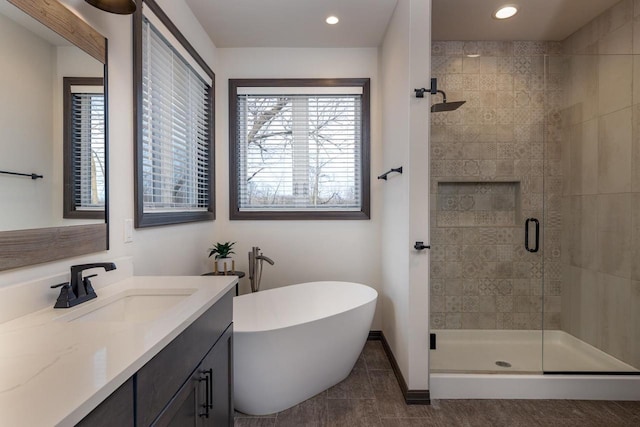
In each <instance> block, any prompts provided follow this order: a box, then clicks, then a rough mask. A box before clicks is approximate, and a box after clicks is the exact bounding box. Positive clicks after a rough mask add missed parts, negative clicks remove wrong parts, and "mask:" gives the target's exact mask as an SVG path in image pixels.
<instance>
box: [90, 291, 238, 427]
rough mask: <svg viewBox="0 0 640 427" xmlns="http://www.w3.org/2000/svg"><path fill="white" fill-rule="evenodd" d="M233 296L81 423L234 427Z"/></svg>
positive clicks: (215, 306) (222, 299)
mask: <svg viewBox="0 0 640 427" xmlns="http://www.w3.org/2000/svg"><path fill="white" fill-rule="evenodd" d="M234 293H235V292H234V290H229V291H228V292H227V293H226V294H225V295H224V296H223V297H222V298H220V299H219V300H218V301H217V302H216V303H215V304H214V305H213V306H212V307H211V308H209V309H208V310H207V311H206V312H205V313H203V314H202V316H200V317H199V318H198V319H196V320H195V321H194V322H193V323H192V324H191V325H190V326H189V327H188V328H187V329H185V330H184V331H183V332H182V333H181V334H180V335H178V336H177V337H176V338H175V339H174V340H173V341H171V342H170V343H169V344H168V345H167V346H166V347H165V348H163V349H162V350H161V351H160V352H159V353H158V354H156V355H155V356H154V357H153V359H151V360H150V361H149V362H147V363H146V364H145V365H144V366H143V367H142V368H140V370H139V371H138V372H136V374H134V376H133V377H132V378H130V379H129V380H128V381H127V382H126V383H125V384H124V385H123V386H122V387H120V388H119V389H118V390H116V391H115V392H114V393H113V394H112V395H111V396H109V398H107V399H106V400H105V401H104V402H103V403H101V404H100V405H99V406H98V407H97V408H96V409H94V410H93V412H91V413H90V414H89V415H87V417H85V418H84V419H83V420H82V421H81V422H80V423H79V424H78V425H80V426H92V427H93V426H118V427H121V426H134V425H135V426H136V427H143V426H176V427H188V426H197V427H201V426H216V427H219V426H225V427H226V426H229V427H232V426H233V412H234V411H233V325H232V316H233V296H234ZM105 414H106V415H105ZM134 414H135V417H134ZM134 421H135V422H134Z"/></svg>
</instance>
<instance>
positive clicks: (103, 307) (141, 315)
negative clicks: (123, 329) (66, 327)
mask: <svg viewBox="0 0 640 427" xmlns="http://www.w3.org/2000/svg"><path fill="white" fill-rule="evenodd" d="M194 292H195V289H154V290H149V289H144V290H131V291H126V292H123V293H122V294H118V295H114V296H112V297H110V298H108V299H105V300H103V301H100V297H99V296H98V299H97V300H94V301H92V303H91V304H90V305H87V306H85V307H78V309H76V310H74V311H73V312H72V313H69V314H65V315H63V316H60V317H59V318H58V319H57V320H58V321H63V322H134V323H140V322H148V321H151V320H155V319H157V318H158V317H160V316H162V315H163V314H164V313H165V312H166V311H167V310H169V309H171V308H172V307H174V306H176V305H177V304H178V303H180V302H181V301H183V300H185V299H186V298H187V297H189V296H190V295H191V294H193V293H194Z"/></svg>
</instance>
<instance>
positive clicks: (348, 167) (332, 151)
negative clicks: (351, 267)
mask: <svg viewBox="0 0 640 427" xmlns="http://www.w3.org/2000/svg"><path fill="white" fill-rule="evenodd" d="M229 115H230V119H229V126H230V129H229V141H230V148H229V149H230V217H231V219H368V218H369V79H287V80H281V79H258V80H244V79H232V80H230V81H229Z"/></svg>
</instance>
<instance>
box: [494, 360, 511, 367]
mask: <svg viewBox="0 0 640 427" xmlns="http://www.w3.org/2000/svg"><path fill="white" fill-rule="evenodd" d="M496 365H498V366H500V367H501V368H510V367H511V363H509V362H505V361H504V360H498V361H497V362H496Z"/></svg>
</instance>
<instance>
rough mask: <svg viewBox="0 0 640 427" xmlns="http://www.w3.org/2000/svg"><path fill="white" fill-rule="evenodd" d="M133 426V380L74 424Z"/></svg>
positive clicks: (130, 379) (78, 425)
mask: <svg viewBox="0 0 640 427" xmlns="http://www.w3.org/2000/svg"><path fill="white" fill-rule="evenodd" d="M133 425H134V417H133V379H132V378H129V379H128V380H127V382H125V383H124V384H122V385H121V386H120V388H118V389H117V390H116V391H114V392H113V393H111V395H110V396H109V397H107V398H106V399H105V400H104V401H103V402H102V403H101V404H100V405H98V407H97V408H95V409H94V410H93V411H91V412H90V413H89V415H87V416H86V417H84V418H83V419H82V421H80V422H79V423H78V424H76V427H127V426H130V427H133Z"/></svg>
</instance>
